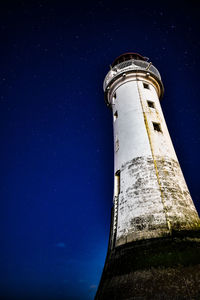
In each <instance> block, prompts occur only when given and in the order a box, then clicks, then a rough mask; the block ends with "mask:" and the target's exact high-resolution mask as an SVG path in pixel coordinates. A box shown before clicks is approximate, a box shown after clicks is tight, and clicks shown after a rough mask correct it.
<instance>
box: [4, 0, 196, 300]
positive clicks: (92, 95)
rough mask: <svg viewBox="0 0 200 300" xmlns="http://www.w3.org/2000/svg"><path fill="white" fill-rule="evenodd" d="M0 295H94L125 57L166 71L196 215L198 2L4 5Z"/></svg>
mask: <svg viewBox="0 0 200 300" xmlns="http://www.w3.org/2000/svg"><path fill="white" fill-rule="evenodd" d="M0 15H1V16H0V33H1V46H0V61H1V64H0V122H1V126H0V137H1V147H0V153H1V156H0V157H1V168H0V181H1V185H0V199H1V210H0V211H1V212H0V214H1V217H0V228H1V235H0V239H1V247H0V263H1V268H0V297H1V298H3V299H12V300H15V299H46V300H50V299H52V300H53V299H54V300H55V299H58V300H63V299H70V300H78V299H81V300H89V299H93V297H94V295H95V292H96V289H97V286H98V283H99V280H100V276H101V272H102V268H103V265H104V261H105V256H106V252H107V245H108V237H109V226H110V215H111V206H112V193H113V135H112V116H111V112H110V111H109V109H108V108H107V107H106V105H105V103H104V95H103V90H102V85H103V80H104V77H105V75H106V73H107V72H108V71H109V65H110V64H111V63H112V62H113V60H114V59H115V58H116V57H117V56H119V55H120V54H122V53H124V52H128V51H132V52H138V53H140V54H142V55H144V56H147V57H149V60H150V61H152V62H153V64H154V65H155V66H156V67H157V68H158V70H159V71H160V73H161V76H162V80H163V83H164V86H165V95H164V98H163V99H162V107H163V112H164V115H165V118H166V122H167V125H168V128H169V132H170V134H171V137H172V141H173V144H174V147H175V150H176V153H177V156H178V158H179V162H180V164H181V167H182V170H183V173H184V176H185V179H186V182H187V184H188V187H189V190H190V192H191V195H192V198H193V201H194V203H195V205H196V207H197V209H198V211H199V212H200V198H199V162H200V158H199V153H200V137H199V129H200V104H199V101H200V89H199V78H198V77H199V69H200V59H199V46H200V41H199V36H200V24H199V12H198V10H197V8H196V7H195V4H194V3H193V1H185V2H184V1H183V2H182V3H181V5H179V4H178V3H175V2H170V1H159V2H157V1H145V0H144V1H129V0H128V1H125V2H121V3H117V2H116V1H113V2H112V1H87V0H86V1H82V2H78V1H70V3H69V2H68V1H61V0H59V1H58V0H57V1H51V0H48V1H47V0H46V1H38V0H35V1H31V0H30V1H25V0H24V1H19V0H15V1H10V0H7V1H5V0H2V1H1V2H0Z"/></svg>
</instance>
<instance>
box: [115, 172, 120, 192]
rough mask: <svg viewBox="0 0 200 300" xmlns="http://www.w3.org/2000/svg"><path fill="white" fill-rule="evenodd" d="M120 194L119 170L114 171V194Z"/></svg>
mask: <svg viewBox="0 0 200 300" xmlns="http://www.w3.org/2000/svg"><path fill="white" fill-rule="evenodd" d="M119 194H120V170H118V171H117V172H116V173H115V196H119Z"/></svg>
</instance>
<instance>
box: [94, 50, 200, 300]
mask: <svg viewBox="0 0 200 300" xmlns="http://www.w3.org/2000/svg"><path fill="white" fill-rule="evenodd" d="M104 92H105V101H106V103H107V105H108V106H109V107H110V108H111V110H112V114H113V130H114V195H113V209H112V220H111V230H110V239H109V247H108V254H107V258H106V263H105V267H104V271H103V274H102V278H101V282H100V285H99V289H98V291H97V295H96V299H120V300H122V299H129V298H130V299H134V298H133V297H136V298H135V299H137V297H143V298H141V299H150V298H151V296H152V299H156V298H155V297H156V295H158V297H160V295H161V294H162V293H163V294H162V295H165V296H166V297H168V298H166V299H170V298H169V297H170V295H171V294H170V293H172V295H175V296H180V297H181V296H184V295H185V293H186V290H187V289H188V286H186V285H184V286H183V287H181V288H180V286H179V288H178V290H177V292H176V289H174V287H173V288H172V289H170V284H169V282H168V280H169V281H170V280H176V282H179V280H180V270H181V269H180V268H181V266H182V267H183V268H185V269H184V271H185V274H186V275H185V276H186V277H187V276H189V278H190V283H191V287H190V288H191V290H192V287H193V285H195V284H197V282H196V281H195V280H197V277H198V280H200V270H199V265H198V264H199V262H197V258H196V255H195V261H194V259H193V261H191V260H190V262H188V264H189V265H191V263H192V264H193V266H194V265H195V268H196V269H195V270H196V273H195V274H197V275H198V276H196V277H195V278H196V279H194V278H193V277H192V275H191V274H193V273H192V272H193V271H191V270H190V272H189V271H188V267H187V266H185V263H184V262H185V257H188V255H189V256H191V253H192V252H191V251H195V253H197V252H198V253H199V240H200V239H199V228H200V227H199V224H200V222H199V216H198V214H197V211H196V209H195V207H194V204H193V201H192V199H191V196H190V193H189V191H188V187H187V185H186V182H185V179H184V176H183V173H182V171H181V168H180V165H179V162H178V159H177V156H176V153H175V151H174V147H173V144H172V141H171V138H170V135H169V132H168V129H167V125H166V122H165V119H164V116H163V113H162V109H161V106H160V99H161V98H162V96H163V93H164V87H163V83H162V81H161V77H160V74H159V72H158V70H157V69H156V68H155V67H154V66H153V65H152V63H151V62H148V61H147V59H146V58H145V57H143V56H141V55H139V54H137V53H125V54H122V55H121V56H119V57H118V58H116V59H115V61H114V62H113V64H112V66H111V69H110V71H109V72H108V74H107V76H106V78H105V80H104ZM180 249H182V250H180ZM183 249H184V251H185V252H184V251H183ZM192 249H193V250H192ZM170 255H171V260H170ZM198 255H199V256H200V253H199V254H198ZM175 257H176V259H175ZM161 258H162V259H161ZM197 266H198V267H197ZM152 268H154V273H155V274H153V273H152ZM155 268H156V271H155ZM169 268H172V269H173V272H172V273H173V276H174V277H173V276H171V277H170V276H169ZM186 269H187V270H186ZM197 269H198V272H197ZM144 270H145V271H144ZM161 270H162V272H161ZM163 270H164V271H163ZM167 270H168V271H167ZM192 270H194V268H193V269H192ZM138 272H139V273H138ZM145 272H146V273H145ZM160 272H161V273H162V278H164V281H165V284H163V285H161V290H159V289H158V287H157V285H158V284H160V281H159V278H160V276H161V274H160ZM147 273H148V274H147ZM131 274H132V275H131ZM144 274H146V275H145V276H144ZM178 274H179V275H178ZM146 277H147V278H148V280H147V278H146ZM168 277H169V278H168ZM141 278H142V279H141ZM191 278H193V279H191ZM187 279H188V278H187ZM147 281H148V282H149V283H150V281H151V284H150V287H151V289H150V290H151V292H149V291H148V292H147V287H148V284H147ZM182 282H183V281H182V280H180V284H182ZM138 284H139V285H138ZM177 284H178V283H177ZM165 285H166V289H165ZM198 285H199V286H200V282H199V281H198ZM158 290H159V291H158ZM170 291H171V292H170ZM178 291H179V292H178ZM181 293H182V294H181ZM199 293H200V291H199ZM162 295H161V296H162ZM191 295H195V296H196V294H195V293H194V294H192V292H191ZM191 295H190V296H191ZM131 297H132V298H131ZM145 297H147V298H145ZM153 297H154V298H153Z"/></svg>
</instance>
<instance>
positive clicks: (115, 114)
mask: <svg viewBox="0 0 200 300" xmlns="http://www.w3.org/2000/svg"><path fill="white" fill-rule="evenodd" d="M117 118H118V112H117V110H116V112H115V113H114V122H115V121H116V119H117Z"/></svg>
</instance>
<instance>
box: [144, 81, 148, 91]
mask: <svg viewBox="0 0 200 300" xmlns="http://www.w3.org/2000/svg"><path fill="white" fill-rule="evenodd" d="M143 86H144V88H145V89H148V90H149V85H148V84H147V83H144V82H143Z"/></svg>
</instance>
